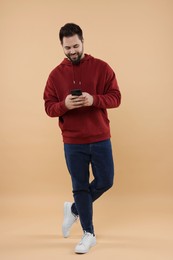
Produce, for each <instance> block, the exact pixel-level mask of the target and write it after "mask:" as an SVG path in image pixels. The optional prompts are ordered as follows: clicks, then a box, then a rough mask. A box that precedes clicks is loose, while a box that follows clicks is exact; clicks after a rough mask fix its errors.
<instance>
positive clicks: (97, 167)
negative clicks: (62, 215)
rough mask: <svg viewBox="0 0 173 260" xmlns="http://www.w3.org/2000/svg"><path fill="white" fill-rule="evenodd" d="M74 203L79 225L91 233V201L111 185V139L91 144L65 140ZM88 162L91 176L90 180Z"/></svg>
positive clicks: (112, 177) (112, 167)
mask: <svg viewBox="0 0 173 260" xmlns="http://www.w3.org/2000/svg"><path fill="white" fill-rule="evenodd" d="M64 151H65V158H66V163H67V167H68V170H69V173H70V175H71V180H72V188H73V196H74V201H75V203H74V204H73V205H72V212H73V213H74V214H75V215H79V218H80V222H81V226H82V229H83V230H84V231H86V232H90V233H92V234H94V227H93V202H94V201H95V200H96V199H98V198H99V197H100V196H101V195H102V194H103V193H104V192H105V191H107V190H108V189H109V188H111V187H112V185H113V179H114V163H113V156H112V146H111V141H110V139H108V140H105V141H101V142H96V143H91V144H64ZM90 165H91V169H92V174H93V178H92V181H91V182H90Z"/></svg>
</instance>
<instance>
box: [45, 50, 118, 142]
mask: <svg viewBox="0 0 173 260" xmlns="http://www.w3.org/2000/svg"><path fill="white" fill-rule="evenodd" d="M77 88H80V89H81V90H82V91H83V92H88V93H89V94H90V95H92V96H93V98H94V102H93V105H92V106H90V107H82V108H76V109H72V110H68V109H67V107H66V106H65V98H66V96H67V95H68V94H70V91H71V90H72V89H77ZM44 100H45V110H46V113H47V114H48V115H49V116H50V117H59V127H60V128H61V131H62V136H63V141H64V143H69V144H86V143H93V142H99V141H103V140H106V139H108V138H110V136H111V135H110V126H109V119H108V116H107V111H106V109H107V108H115V107H118V106H119V105H120V102H121V94H120V91H119V87H118V84H117V80H116V76H115V73H114V71H113V70H112V69H111V68H110V66H109V65H108V64H107V63H106V62H104V61H102V60H99V59H96V58H94V57H92V56H91V55H87V54H85V56H84V58H83V59H82V60H81V61H80V64H79V65H73V64H72V63H71V61H69V60H68V59H67V58H65V59H64V60H63V61H62V63H61V64H59V65H58V66H57V67H56V68H55V69H54V70H53V71H52V72H51V73H50V75H49V77H48V80H47V83H46V87H45V91H44Z"/></svg>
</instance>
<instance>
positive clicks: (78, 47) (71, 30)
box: [59, 23, 84, 64]
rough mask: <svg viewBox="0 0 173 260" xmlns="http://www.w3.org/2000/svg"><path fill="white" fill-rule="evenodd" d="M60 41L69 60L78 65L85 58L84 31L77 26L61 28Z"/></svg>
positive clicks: (69, 24) (67, 25)
mask: <svg viewBox="0 0 173 260" xmlns="http://www.w3.org/2000/svg"><path fill="white" fill-rule="evenodd" d="M59 39H60V42H61V45H62V47H63V50H64V54H65V55H66V56H67V58H68V59H69V60H70V61H71V62H72V63H73V64H78V63H79V62H80V60H81V59H82V58H83V57H84V50H83V33H82V29H81V28H80V27H79V26H78V25H77V24H74V23H67V24H65V25H64V26H63V27H61V29H60V32H59Z"/></svg>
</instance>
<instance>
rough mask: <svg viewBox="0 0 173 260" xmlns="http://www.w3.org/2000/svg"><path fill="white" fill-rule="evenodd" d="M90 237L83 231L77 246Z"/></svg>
mask: <svg viewBox="0 0 173 260" xmlns="http://www.w3.org/2000/svg"><path fill="white" fill-rule="evenodd" d="M90 235H91V233H89V232H86V231H84V234H83V236H82V239H81V241H80V242H79V244H83V242H84V241H86V240H87V239H88V238H89V237H90Z"/></svg>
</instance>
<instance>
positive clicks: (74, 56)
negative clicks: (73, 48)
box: [70, 53, 78, 59]
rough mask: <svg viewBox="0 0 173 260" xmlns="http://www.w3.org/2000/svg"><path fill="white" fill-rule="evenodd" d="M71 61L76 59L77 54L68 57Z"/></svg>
mask: <svg viewBox="0 0 173 260" xmlns="http://www.w3.org/2000/svg"><path fill="white" fill-rule="evenodd" d="M70 57H71V58H72V59H76V58H77V57H78V56H77V54H76V53H75V54H71V56H70Z"/></svg>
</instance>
